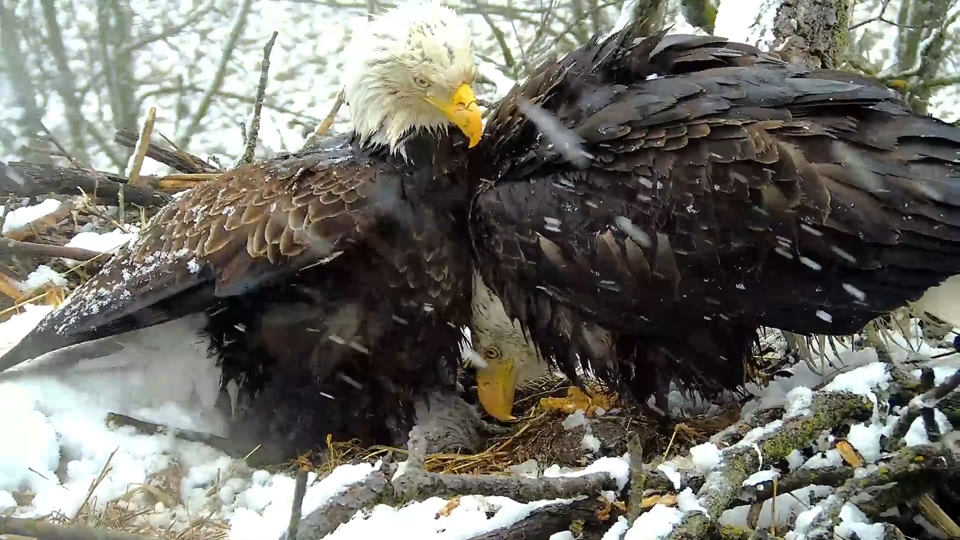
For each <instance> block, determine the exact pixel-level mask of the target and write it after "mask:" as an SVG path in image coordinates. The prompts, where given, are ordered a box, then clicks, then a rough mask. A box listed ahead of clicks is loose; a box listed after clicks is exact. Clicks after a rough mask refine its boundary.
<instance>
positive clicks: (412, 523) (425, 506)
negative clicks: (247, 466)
mask: <svg viewBox="0 0 960 540" xmlns="http://www.w3.org/2000/svg"><path fill="white" fill-rule="evenodd" d="M563 502H569V501H563V500H559V499H558V500H550V501H536V502H532V503H527V504H523V503H518V502H516V501H514V500H512V499H509V498H507V497H478V496H466V497H461V498H460V501H459V504H458V505H457V507H456V508H454V509H453V510H452V511H451V512H450V513H449V514H447V515H441V516H440V517H437V515H438V513H439V512H440V510H442V509H443V508H444V507H445V506H447V501H446V500H444V499H441V498H439V497H431V498H429V499H427V500H425V501H421V502H415V503H412V504H409V505H407V506H404V507H403V508H399V509H396V508H391V507H389V506H385V505H378V506H376V507H374V508H373V509H372V510H370V511H361V512H358V513H357V515H355V516H354V517H353V519H351V520H350V521H348V522H347V523H345V524H343V525H341V526H340V528H339V529H337V530H336V531H335V532H333V533H332V534H330V535H328V536H326V537H325V540H356V539H360V538H391V539H392V540H406V539H409V540H420V539H423V540H441V539H442V540H462V539H467V538H470V537H471V536H475V535H478V534H483V533H486V532H490V531H494V530H496V529H499V528H502V527H506V526H509V525H510V524H512V523H515V522H517V521H519V520H521V519H523V518H525V517H527V516H528V515H530V513H531V512H533V511H534V510H536V509H537V508H541V507H543V506H547V505H551V504H557V503H563ZM488 512H489V513H492V514H493V515H492V516H491V517H487V514H488Z"/></svg>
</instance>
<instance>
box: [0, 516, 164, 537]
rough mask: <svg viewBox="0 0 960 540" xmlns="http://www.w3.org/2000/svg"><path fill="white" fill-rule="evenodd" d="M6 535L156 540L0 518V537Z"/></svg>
mask: <svg viewBox="0 0 960 540" xmlns="http://www.w3.org/2000/svg"><path fill="white" fill-rule="evenodd" d="M8 534H9V535H19V536H24V537H27V538H39V539H40V540H156V538H151V537H149V536H141V535H139V534H130V533H125V532H120V531H110V530H105V529H94V528H91V527H84V526H82V525H56V524H54V523H50V522H48V521H44V520H40V519H22V518H14V517H3V516H0V536H3V535H8Z"/></svg>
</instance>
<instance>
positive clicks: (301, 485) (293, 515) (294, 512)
mask: <svg viewBox="0 0 960 540" xmlns="http://www.w3.org/2000/svg"><path fill="white" fill-rule="evenodd" d="M273 35H274V37H276V35H277V33H276V32H274V33H273ZM306 494H307V470H306V469H304V468H303V467H301V468H300V469H298V470H297V483H296V485H294V488H293V507H292V508H290V524H289V525H288V526H287V538H296V537H297V529H299V528H300V517H301V516H302V515H303V497H304V495H306Z"/></svg>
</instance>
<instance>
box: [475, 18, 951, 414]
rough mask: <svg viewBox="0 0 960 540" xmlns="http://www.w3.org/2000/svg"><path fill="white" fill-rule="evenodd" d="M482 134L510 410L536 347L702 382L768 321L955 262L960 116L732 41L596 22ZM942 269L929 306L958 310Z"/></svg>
mask: <svg viewBox="0 0 960 540" xmlns="http://www.w3.org/2000/svg"><path fill="white" fill-rule="evenodd" d="M541 117H542V118H541ZM571 140H573V141H574V142H575V143H576V144H571V142H570V141H571ZM474 152H475V155H473V156H471V161H470V167H469V170H470V173H471V174H472V175H474V176H475V177H476V178H477V179H478V180H479V182H478V184H479V185H480V188H479V191H478V193H477V194H476V197H475V201H474V203H473V206H472V208H471V219H470V226H471V234H472V242H473V246H474V249H475V257H476V261H477V268H478V269H479V272H480V275H481V276H482V281H479V280H478V285H477V288H478V291H480V292H481V293H482V292H483V289H485V288H486V287H489V289H490V290H491V291H492V292H493V293H494V294H495V295H496V296H499V300H501V301H502V303H503V309H504V310H505V312H506V315H503V313H502V312H500V313H499V317H498V316H497V311H498V309H497V308H498V307H499V306H495V307H490V305H482V304H479V300H480V299H481V298H483V297H485V296H486V294H479V293H476V292H475V306H474V310H475V314H474V326H473V334H474V341H475V348H476V349H477V350H478V352H480V354H481V357H482V358H483V359H484V360H485V361H486V366H485V367H483V368H480V369H479V370H478V385H479V391H480V399H481V402H482V403H484V404H485V406H486V409H487V410H488V411H491V412H492V413H493V414H494V416H497V417H498V418H501V419H508V418H510V415H511V408H512V402H513V388H514V385H515V384H516V383H517V382H518V380H517V379H518V372H521V371H526V372H531V371H533V372H536V370H533V369H531V368H530V366H529V365H530V364H531V363H536V362H538V360H539V358H546V359H547V360H548V361H549V362H551V363H553V364H554V365H555V366H557V367H559V368H560V369H561V370H562V371H563V372H564V373H565V374H566V375H567V376H570V377H574V378H576V377H579V375H580V374H581V373H582V372H583V370H586V371H588V372H592V373H593V374H595V375H596V376H598V377H599V378H601V379H603V380H604V381H606V382H608V383H610V384H611V385H612V386H613V387H614V388H616V389H619V390H628V391H631V392H632V394H633V395H634V396H635V397H638V398H641V399H645V398H646V397H648V396H649V395H650V394H651V393H659V394H660V396H661V397H662V396H664V395H665V392H666V391H668V390H669V383H670V382H671V381H673V382H676V383H678V384H679V385H680V386H681V388H687V389H696V390H699V391H701V392H703V393H705V394H707V396H708V397H709V396H710V395H713V394H717V393H719V392H721V391H724V390H731V389H734V388H737V387H739V386H741V385H742V384H743V383H744V382H745V381H746V377H745V364H746V363H747V361H748V359H750V358H751V346H752V344H753V343H754V341H755V339H756V336H757V331H758V328H759V327H761V326H765V327H772V328H778V329H783V330H787V331H791V332H795V333H800V334H828V335H831V334H832V335H843V334H851V333H854V332H857V331H859V330H860V329H861V328H862V327H863V326H864V325H865V324H866V323H867V322H868V321H870V320H872V319H874V318H876V317H878V316H880V315H883V314H885V313H888V312H890V311H891V310H894V309H896V308H898V307H901V306H904V305H906V304H907V303H908V302H913V301H917V300H918V299H921V297H923V296H924V293H925V292H926V291H927V290H928V289H930V288H931V287H935V286H937V285H939V284H941V283H942V282H944V281H945V280H947V279H948V278H950V277H951V276H954V275H957V274H960V129H958V128H956V127H953V126H950V125H948V124H946V123H944V122H941V121H938V120H936V119H934V118H931V117H928V116H922V115H918V114H914V113H912V112H910V110H909V109H908V108H907V106H906V105H905V104H904V103H903V102H902V101H901V100H900V99H898V98H897V97H896V96H895V95H894V94H893V92H892V91H890V90H888V89H887V88H886V87H884V86H883V85H881V84H879V83H878V82H876V81H873V80H869V79H867V78H864V77H861V76H858V75H856V74H853V73H848V72H843V71H833V70H823V69H813V70H811V69H805V68H802V67H798V66H795V65H788V64H786V63H784V62H782V61H781V60H780V59H779V58H777V57H775V56H773V55H770V54H765V53H763V52H761V51H760V50H758V49H756V48H754V47H751V46H747V45H744V44H740V43H733V42H729V41H727V40H724V39H722V38H717V37H712V36H706V37H704V36H691V35H665V34H658V35H655V36H651V37H642V36H638V35H636V34H635V30H634V29H633V28H631V27H627V28H626V29H624V30H623V31H621V32H619V33H617V34H614V35H612V36H611V37H610V39H608V40H603V39H600V38H596V39H594V40H592V41H591V42H590V43H588V44H587V45H585V46H583V47H581V48H580V49H578V50H576V51H574V52H573V53H571V54H569V55H567V56H566V57H565V58H563V59H562V60H560V61H559V62H548V63H546V64H544V65H543V66H541V67H540V68H539V69H538V70H537V72H536V73H535V74H534V75H533V76H532V77H531V78H530V79H529V80H528V81H527V82H526V83H524V84H523V85H519V86H517V87H515V88H514V89H513V90H512V91H511V92H510V93H509V94H508V95H507V96H506V97H505V98H504V99H503V100H502V101H501V102H500V103H499V104H498V106H497V108H496V110H494V111H493V112H492V113H491V115H490V116H489V118H488V119H487V125H486V127H485V134H484V137H483V140H482V141H481V143H480V145H479V146H478V148H477V149H475V150H474ZM952 284H953V282H950V284H948V285H949V286H948V285H944V287H947V289H944V288H943V287H941V288H939V289H937V290H936V292H933V293H932V294H936V295H938V297H939V298H945V300H943V301H940V302H939V305H935V304H934V303H932V302H931V301H930V300H929V296H930V295H928V296H927V297H924V302H923V303H922V305H923V306H924V307H925V308H926V309H928V311H930V312H932V313H933V314H934V315H938V316H940V317H941V318H944V319H946V320H951V319H952V321H953V322H955V323H960V321H958V317H957V316H956V315H957V310H958V309H960V308H958V307H956V306H960V295H957V294H953V295H952V296H950V294H951V293H952V292H954V290H955V289H956V287H955V286H952ZM951 286H952V288H951ZM957 292H960V291H957ZM494 300H496V299H494ZM951 303H952V306H951ZM488 304H489V303H488ZM944 307H946V308H950V307H952V311H953V313H952V314H951V313H950V312H949V310H944V309H940V308H944ZM521 376H522V375H521ZM658 391H659V392H658ZM658 404H659V405H661V408H662V409H664V410H666V408H665V405H664V404H663V401H659V402H658Z"/></svg>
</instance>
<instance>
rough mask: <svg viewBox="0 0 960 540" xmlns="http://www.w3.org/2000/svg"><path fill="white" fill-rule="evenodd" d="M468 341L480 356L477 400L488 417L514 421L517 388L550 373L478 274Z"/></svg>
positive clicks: (523, 332) (521, 330)
mask: <svg viewBox="0 0 960 540" xmlns="http://www.w3.org/2000/svg"><path fill="white" fill-rule="evenodd" d="M471 307H472V314H471V321H470V339H471V341H472V345H473V350H474V351H475V353H476V354H477V355H478V356H479V359H477V360H474V363H476V364H478V365H477V397H478V398H479V399H480V405H482V406H483V408H484V410H486V411H487V413H489V414H490V416H492V417H494V418H496V419H498V420H503V421H509V420H514V419H515V418H514V417H513V402H514V393H515V391H516V388H517V385H518V384H520V383H523V382H527V381H529V380H531V379H535V378H537V377H540V376H542V375H545V374H546V373H548V372H549V368H548V367H547V363H546V361H545V360H544V359H543V357H542V355H541V354H540V351H539V350H538V349H537V347H536V345H534V344H533V340H532V339H531V338H530V334H529V333H527V332H525V331H524V330H523V328H522V326H521V325H520V322H519V321H517V320H515V319H511V318H510V317H508V316H507V312H506V310H505V309H504V307H503V301H502V300H501V299H500V298H499V297H498V296H497V295H496V294H495V293H494V292H493V291H491V290H490V289H489V288H488V287H487V286H486V284H484V283H483V278H482V277H480V274H479V272H476V271H475V272H474V276H473V298H472V305H471Z"/></svg>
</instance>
